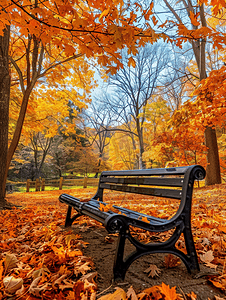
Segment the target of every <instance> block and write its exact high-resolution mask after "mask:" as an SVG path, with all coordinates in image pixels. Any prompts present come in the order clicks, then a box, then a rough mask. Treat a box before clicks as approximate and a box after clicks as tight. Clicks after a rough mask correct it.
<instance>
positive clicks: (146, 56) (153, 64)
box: [110, 44, 168, 168]
mask: <svg viewBox="0 0 226 300" xmlns="http://www.w3.org/2000/svg"><path fill="white" fill-rule="evenodd" d="M167 60H168V58H167V49H165V47H164V46H163V45H158V44H155V45H147V46H146V47H143V48H140V49H139V52H138V53H137V55H136V56H134V57H131V56H128V54H127V53H125V52H124V54H123V58H122V63H123V68H122V69H120V70H119V71H118V72H117V74H115V75H112V76H110V85H111V86H112V89H113V91H114V92H115V94H116V96H115V97H114V98H113V101H111V104H110V105H111V106H114V107H115V110H116V112H117V113H118V114H119V118H121V120H122V122H123V123H125V124H126V123H127V124H129V123H130V122H128V121H127V122H125V121H126V120H129V119H131V121H132V122H133V123H134V124H135V134H136V135H137V137H138V140H139V168H144V167H145V165H144V162H143V160H142V155H143V153H144V148H145V144H144V126H143V125H144V122H145V119H146V105H147V103H148V100H150V99H151V97H152V95H153V94H154V93H155V91H156V87H157V86H158V84H160V76H161V73H162V72H163V70H164V68H165V66H166V63H167ZM128 62H129V65H128ZM116 108H117V109H116ZM119 118H118V120H119ZM128 129H129V128H128ZM131 133H133V131H132V130H131Z"/></svg>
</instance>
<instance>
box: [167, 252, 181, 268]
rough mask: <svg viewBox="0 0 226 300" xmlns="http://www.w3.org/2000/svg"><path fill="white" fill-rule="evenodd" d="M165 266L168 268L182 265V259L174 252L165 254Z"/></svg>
mask: <svg viewBox="0 0 226 300" xmlns="http://www.w3.org/2000/svg"><path fill="white" fill-rule="evenodd" d="M164 263H165V266H166V268H167V269H168V268H175V267H176V266H178V265H180V263H181V262H180V259H179V258H178V257H175V256H174V255H172V254H168V255H166V256H165V261H164Z"/></svg>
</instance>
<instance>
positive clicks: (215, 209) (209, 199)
mask: <svg viewBox="0 0 226 300" xmlns="http://www.w3.org/2000/svg"><path fill="white" fill-rule="evenodd" d="M66 192H67V193H70V194H71V195H74V196H76V197H80V198H82V199H87V198H90V197H91V196H93V195H94V193H95V189H81V190H78V189H76V190H70V191H68V190H67V191H66ZM60 194H61V191H52V192H38V193H23V194H22V193H14V194H11V195H8V196H7V198H8V200H9V201H10V202H11V203H13V204H15V205H21V207H17V208H13V209H12V210H3V211H0V224H1V227H0V235H1V239H0V299H56V300H58V299H59V300H60V299H69V300H71V299H76V300H77V299H78V300H88V299H90V300H95V299H101V300H107V299H108V300H110V299H111V300H114V299H118V300H119V299H123V300H124V299H130V300H136V299H139V300H149V299H153V300H155V299H158V300H160V299H163V300H164V299H168V300H174V299H192V300H194V299H216V300H220V299H226V297H225V296H224V295H225V294H226V293H225V290H226V251H225V248H226V236H225V233H226V221H225V217H226V216H225V215H226V185H225V184H222V185H218V186H214V187H208V188H201V189H196V190H195V192H194V196H193V209H192V225H193V234H194V239H195V243H196V247H197V252H198V255H199V260H200V264H201V271H202V272H203V274H202V273H200V274H199V277H197V278H202V279H203V278H204V279H205V280H202V285H203V284H204V286H202V290H203V287H204V293H202V294H201V293H200V294H199V288H200V280H199V281H198V280H197V282H196V283H195V281H194V284H193V288H192V290H190V291H189V292H187V291H185V290H184V289H183V288H181V287H180V286H177V285H175V286H172V285H171V283H172V282H173V281H172V280H170V277H167V276H168V275H167V276H164V270H167V269H168V270H173V273H172V274H173V275H171V276H174V277H176V276H177V274H178V276H182V280H183V269H180V268H181V265H183V264H180V262H179V261H178V260H177V259H175V257H172V256H170V255H166V256H165V257H163V258H162V260H163V265H162V266H164V267H162V268H161V265H160V266H159V265H158V264H155V262H156V260H153V263H152V264H150V265H148V267H147V268H146V269H145V270H144V271H140V269H139V270H137V271H136V274H138V276H139V273H140V272H142V276H145V277H146V280H145V283H146V284H147V282H150V286H146V285H145V286H144V287H145V289H141V288H140V289H139V288H138V287H137V286H130V285H128V286H127V285H123V284H121V285H120V284H119V285H118V286H114V288H115V289H114V290H112V289H107V288H106V285H104V284H100V280H99V277H98V276H100V275H99V274H98V272H97V270H98V268H96V265H95V264H94V262H93V259H92V251H91V252H89V253H88V252H87V251H86V249H89V245H87V241H89V244H90V245H91V244H92V236H94V235H93V232H92V231H94V230H95V232H96V233H97V234H99V235H102V233H100V232H104V229H103V228H102V227H101V226H100V225H99V224H98V223H97V222H95V221H93V220H91V219H88V218H87V217H82V218H80V219H79V220H78V221H77V223H76V224H75V225H74V226H73V228H72V229H70V230H65V229H64V227H63V224H64V219H65V214H66V205H64V204H61V203H60V202H59V200H58V196H59V195H60ZM106 199H108V200H109V202H110V204H113V203H114V204H115V203H116V204H118V205H124V206H126V207H129V208H133V209H136V210H139V211H141V212H142V211H143V212H145V213H148V212H151V213H152V215H156V216H160V217H169V216H171V215H172V213H173V212H175V211H176V207H175V204H174V202H172V201H171V200H159V199H156V198H153V199H152V201H148V200H147V198H145V197H143V196H138V195H137V196H134V197H133V196H130V197H129V199H130V201H128V198H127V197H126V196H125V195H119V194H117V193H107V194H106ZM87 230H88V232H89V237H91V238H90V239H89V240H88V239H87V237H86V235H87ZM133 234H134V235H135V236H136V237H137V238H139V239H140V240H142V241H143V242H147V241H152V240H153V239H158V240H164V239H166V238H167V235H168V234H169V233H167V232H166V233H162V234H159V235H158V236H156V234H154V235H153V234H150V233H146V232H143V231H141V230H139V231H137V230H135V229H134V232H133ZM114 238H115V237H114V236H111V235H107V234H106V236H105V237H104V240H103V245H102V243H99V247H98V245H97V247H98V248H99V253H100V257H101V255H103V249H104V248H103V249H102V246H104V244H105V245H106V244H109V245H110V246H109V249H110V247H111V246H112V245H113V244H114V243H113V240H114ZM177 247H178V248H180V249H182V250H183V249H184V242H183V240H182V239H181V240H180V241H179V243H178V244H177ZM90 249H92V248H90ZM109 251H112V249H110V250H109ZM113 252H114V251H113ZM84 253H88V254H89V255H85V254H84ZM93 253H94V252H93ZM112 254H113V253H112ZM100 260H101V259H100ZM103 262H104V261H103ZM135 263H136V262H135ZM135 263H134V264H135ZM132 266H133V264H132ZM132 266H131V268H132ZM203 270H204V271H203ZM107 273H108V275H109V274H110V275H111V273H112V269H109V271H108V272H107ZM128 273H129V271H128ZM185 273H186V275H185V277H184V280H189V279H188V277H186V276H191V275H188V274H187V272H186V271H185ZM168 274H170V273H168ZM110 275H109V276H110ZM128 278H129V277H128ZM128 278H127V277H126V281H128ZM143 278H144V277H143ZM186 278H187V279H186ZM156 279H158V280H156ZM103 280H104V279H103V275H102V281H103ZM106 280H107V276H106ZM128 283H130V282H127V284H128ZM210 290H211V293H210ZM208 293H209V294H208ZM200 295H202V296H200ZM203 295H204V296H203Z"/></svg>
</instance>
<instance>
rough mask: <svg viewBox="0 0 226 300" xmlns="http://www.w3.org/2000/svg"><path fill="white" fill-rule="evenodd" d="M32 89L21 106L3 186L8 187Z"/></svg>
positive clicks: (25, 95) (30, 88)
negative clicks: (9, 175) (9, 173)
mask: <svg viewBox="0 0 226 300" xmlns="http://www.w3.org/2000/svg"><path fill="white" fill-rule="evenodd" d="M32 88H33V87H32V86H30V87H28V88H27V89H26V91H25V93H24V96H23V100H22V105H21V109H20V114H19V117H18V120H17V125H16V129H15V132H14V135H13V139H12V142H11V144H10V147H9V149H8V153H7V162H6V167H5V175H4V179H3V185H6V180H7V176H8V170H9V166H10V162H11V160H12V157H13V155H14V152H15V150H16V148H17V146H18V143H19V140H20V136H21V131H22V127H23V123H24V119H25V115H26V110H27V104H28V100H29V96H30V93H31V91H32Z"/></svg>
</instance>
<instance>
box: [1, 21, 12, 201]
mask: <svg viewBox="0 0 226 300" xmlns="http://www.w3.org/2000/svg"><path fill="white" fill-rule="evenodd" d="M9 38H10V27H9V26H7V27H6V28H5V29H4V35H3V36H0V206H1V207H3V206H5V205H6V200H5V189H6V180H4V178H5V170H6V165H7V152H8V125H9V97H10V75H9V59H8V51H9Z"/></svg>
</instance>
